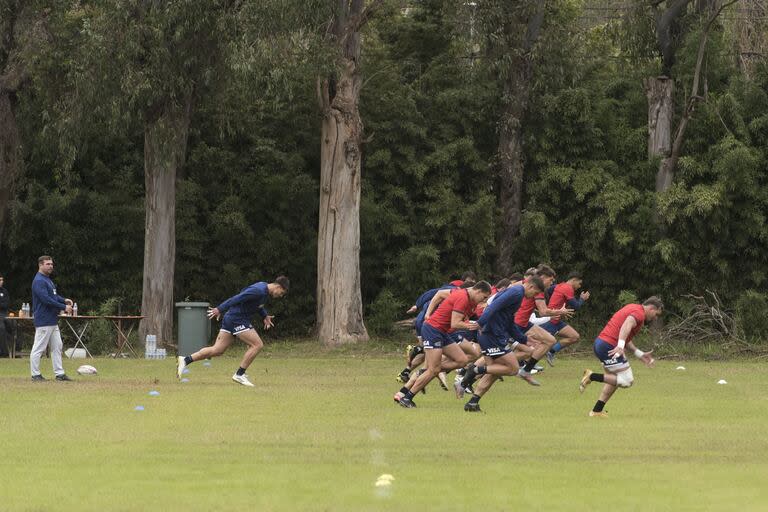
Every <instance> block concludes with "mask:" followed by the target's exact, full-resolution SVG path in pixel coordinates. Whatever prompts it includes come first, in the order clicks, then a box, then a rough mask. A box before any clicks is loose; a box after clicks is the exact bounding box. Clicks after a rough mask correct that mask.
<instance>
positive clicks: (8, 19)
mask: <svg viewBox="0 0 768 512" xmlns="http://www.w3.org/2000/svg"><path fill="white" fill-rule="evenodd" d="M47 39H48V34H47V31H46V30H45V24H44V14H43V12H42V10H41V9H40V8H39V6H37V5H36V4H35V2H25V1H21V0H0V240H2V239H3V232H4V230H5V225H6V221H7V216H8V211H9V205H10V202H11V200H12V199H13V197H14V196H15V194H16V183H17V181H18V179H19V176H20V174H21V171H22V167H23V158H22V141H21V136H20V134H19V127H18V124H17V120H16V103H17V96H18V94H19V92H20V89H21V87H22V86H23V85H24V83H25V82H26V81H27V80H28V79H29V76H30V71H29V58H31V57H32V54H34V53H35V48H36V47H38V46H39V44H40V43H41V42H42V41H45V40H47Z"/></svg>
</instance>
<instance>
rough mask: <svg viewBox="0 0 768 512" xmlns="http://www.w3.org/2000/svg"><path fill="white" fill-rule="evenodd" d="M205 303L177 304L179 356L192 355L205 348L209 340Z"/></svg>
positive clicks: (208, 323)
mask: <svg viewBox="0 0 768 512" xmlns="http://www.w3.org/2000/svg"><path fill="white" fill-rule="evenodd" d="M209 307H210V304H209V303H207V302H177V303H176V310H177V311H178V341H179V349H178V351H179V355H180V356H188V355H190V354H194V353H195V352H197V351H198V350H200V349H201V348H203V347H207V346H208V343H209V341H210V339H211V321H210V320H209V319H208V308H209Z"/></svg>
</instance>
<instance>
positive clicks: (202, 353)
mask: <svg viewBox="0 0 768 512" xmlns="http://www.w3.org/2000/svg"><path fill="white" fill-rule="evenodd" d="M234 340H235V337H234V336H233V335H232V334H231V333H228V332H226V331H219V334H218V336H216V341H215V342H214V344H213V345H211V346H210V347H203V348H201V349H200V350H198V351H197V352H195V353H194V354H191V355H189V356H187V357H182V356H179V357H178V363H177V365H176V376H177V377H178V378H179V379H181V375H182V374H183V373H184V368H186V367H187V366H188V365H189V364H190V363H192V362H193V361H200V360H202V359H210V358H212V357H218V356H220V355H222V354H223V353H224V352H226V351H227V349H228V348H229V346H230V345H231V344H232V342H233V341H234Z"/></svg>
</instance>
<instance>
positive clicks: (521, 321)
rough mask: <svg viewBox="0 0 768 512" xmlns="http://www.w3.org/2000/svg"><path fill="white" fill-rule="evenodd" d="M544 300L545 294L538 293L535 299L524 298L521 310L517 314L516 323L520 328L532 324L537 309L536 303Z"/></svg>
mask: <svg viewBox="0 0 768 512" xmlns="http://www.w3.org/2000/svg"><path fill="white" fill-rule="evenodd" d="M537 300H544V294H543V293H538V294H536V296H535V297H534V298H532V299H531V298H528V297H523V301H522V302H521V303H520V308H519V309H518V310H517V312H516V313H515V323H516V324H517V325H519V326H520V327H525V326H527V325H528V324H529V323H531V313H533V310H534V309H536V301H537Z"/></svg>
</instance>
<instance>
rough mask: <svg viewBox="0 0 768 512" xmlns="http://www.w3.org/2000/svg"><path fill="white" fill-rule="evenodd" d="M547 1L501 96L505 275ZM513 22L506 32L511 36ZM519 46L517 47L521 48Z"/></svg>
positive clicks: (501, 267)
mask: <svg viewBox="0 0 768 512" xmlns="http://www.w3.org/2000/svg"><path fill="white" fill-rule="evenodd" d="M545 4H546V2H538V3H537V5H536V10H535V12H534V13H533V14H532V15H531V16H530V19H528V21H527V23H526V33H525V38H524V39H523V40H522V46H521V48H520V49H519V50H521V52H520V54H518V55H514V53H515V52H514V50H513V49H511V48H510V49H509V50H508V52H509V53H511V54H512V55H507V57H509V58H510V59H511V66H510V69H508V70H507V72H506V76H505V79H504V84H503V90H504V97H503V98H502V103H503V105H504V106H503V111H502V113H501V122H500V123H499V148H498V157H499V175H498V177H499V186H500V191H499V203H500V205H501V226H500V230H499V233H498V235H497V237H498V238H497V248H498V256H497V261H496V268H497V270H498V271H499V272H500V273H501V274H502V275H509V274H511V273H512V271H513V270H514V268H513V261H512V249H513V248H514V243H515V239H516V238H517V236H518V235H519V234H520V222H521V220H522V211H523V179H524V174H525V161H524V154H523V121H524V118H525V115H526V113H527V111H528V103H529V100H530V96H531V87H532V86H533V83H532V82H533V56H532V54H531V52H532V50H533V46H534V45H535V44H536V41H537V40H538V38H539V33H540V32H541V27H542V24H543V23H544V12H545V9H546V5H545ZM511 26H512V25H511V24H510V25H508V27H507V29H506V32H507V35H508V37H509V39H510V40H513V39H514V36H513V35H512V34H510V33H509V32H510V30H511V28H510V27H511ZM519 50H518V51H519Z"/></svg>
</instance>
